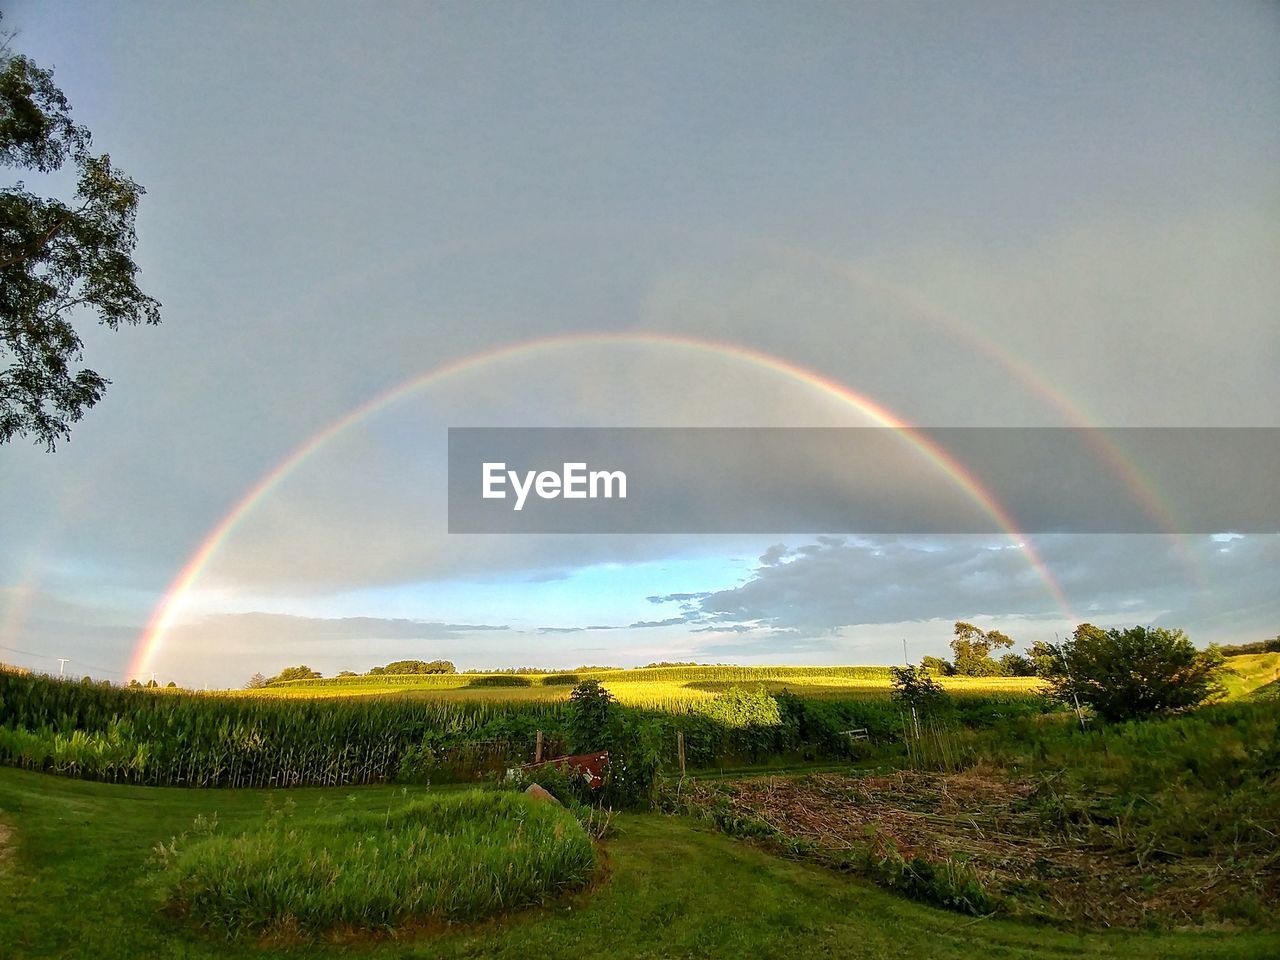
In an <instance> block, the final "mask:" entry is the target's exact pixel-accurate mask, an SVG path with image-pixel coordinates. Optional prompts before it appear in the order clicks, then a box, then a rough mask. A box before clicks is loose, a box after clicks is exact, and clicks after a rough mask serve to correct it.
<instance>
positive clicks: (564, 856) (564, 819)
mask: <svg viewBox="0 0 1280 960" xmlns="http://www.w3.org/2000/svg"><path fill="white" fill-rule="evenodd" d="M291 809H292V805H291V804H290V805H289V806H288V807H286V808H285V809H284V810H278V811H277V812H276V813H275V814H273V816H272V817H271V818H270V819H269V820H268V822H267V823H266V824H264V825H263V826H260V827H258V828H257V829H254V830H250V831H248V832H246V833H242V834H240V835H239V836H224V835H221V834H218V833H217V830H216V826H211V825H210V824H208V823H204V822H202V823H201V824H200V829H199V833H200V834H203V836H197V837H196V838H194V839H192V838H189V837H187V836H183V837H179V838H175V840H174V841H173V842H172V843H170V844H161V845H160V847H158V848H157V851H156V860H157V862H158V863H159V865H160V866H161V867H162V869H163V874H162V876H161V878H160V884H161V887H162V890H163V896H164V900H165V903H166V906H167V907H168V909H169V910H171V911H173V912H175V913H178V914H181V915H184V916H187V917H189V918H190V919H191V920H193V921H195V922H196V923H198V924H200V925H201V926H203V927H207V928H209V929H212V930H215V931H217V932H219V933H222V934H225V935H226V936H228V937H234V936H238V935H241V934H245V933H255V934H258V933H280V934H292V933H304V934H309V935H314V934H317V933H321V932H324V931H326V930H331V929H334V928H342V929H351V928H355V929H361V930H378V931H384V930H393V929H395V928H396V927H397V926H401V925H403V924H405V923H411V922H421V921H446V922H448V921H459V920H465V921H474V920H480V919H483V918H485V917H489V916H493V915H495V914H498V913H502V912H505V911H509V910H512V909H518V908H520V907H524V906H529V905H532V904H535V903H539V902H542V901H544V900H546V899H547V898H549V897H552V896H555V895H556V894H559V893H560V892H562V891H565V890H569V889H574V888H577V887H581V886H583V885H585V884H586V883H587V881H588V880H589V879H590V877H591V874H592V872H593V870H594V867H595V853H594V850H593V848H592V845H591V840H590V838H589V837H588V836H587V833H586V831H585V830H584V829H583V827H582V825H581V824H580V823H579V822H578V820H577V819H576V818H575V817H574V816H573V814H572V813H571V812H570V811H568V810H565V809H562V808H560V807H557V806H555V805H553V804H549V803H542V802H538V801H535V800H531V799H529V798H527V797H522V796H519V795H518V794H513V793H502V792H495V791H481V790H469V791H466V792H463V793H451V794H441V795H438V796H425V797H421V798H417V799H413V800H410V801H408V802H405V803H402V804H401V805H400V806H398V807H392V808H391V809H389V810H388V811H386V812H385V813H366V812H359V813H342V814H339V815H336V816H328V817H319V816H317V817H312V818H308V819H305V820H304V819H298V818H295V817H294V816H293V815H292V813H291Z"/></svg>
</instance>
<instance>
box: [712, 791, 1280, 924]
mask: <svg viewBox="0 0 1280 960" xmlns="http://www.w3.org/2000/svg"><path fill="white" fill-rule="evenodd" d="M1040 786H1041V784H1037V783H1035V782H1032V781H1028V780H1017V779H1011V778H1009V777H1007V776H1005V775H1003V774H1000V773H999V772H997V771H994V770H984V769H981V768H977V769H973V770H969V771H964V772H961V773H946V774H944V773H920V772H915V771H905V770H904V771H896V772H894V773H891V774H886V775H877V776H861V777H854V776H847V775H840V774H815V775H811V776H805V777H794V778H793V777H759V778H751V779H741V780H731V781H727V782H720V783H717V784H715V785H713V786H712V785H704V784H698V785H695V786H694V787H693V795H692V797H691V799H692V801H693V803H694V804H695V805H697V806H701V807H703V808H704V809H713V808H715V807H717V806H719V808H720V809H721V810H723V809H724V805H725V804H726V803H727V804H728V806H729V808H730V810H731V811H732V813H733V814H734V815H736V816H740V817H746V818H750V819H752V820H756V821H760V822H763V823H765V824H767V825H768V826H769V827H770V828H772V830H774V831H776V832H777V835H779V836H780V837H781V838H783V839H784V840H786V841H800V842H801V849H809V850H811V851H812V853H813V855H814V856H816V857H817V858H818V859H822V860H825V861H827V862H832V863H836V864H840V865H844V866H851V867H853V868H855V869H856V868H857V864H858V863H860V862H865V861H866V859H867V857H868V856H870V857H875V856H884V855H885V854H887V853H889V852H893V853H896V854H897V855H898V856H900V857H902V858H904V859H906V860H911V859H912V858H915V857H919V858H921V859H923V860H926V861H929V862H934V863H936V862H941V861H946V860H950V861H957V862H962V863H966V864H968V865H970V866H971V867H972V868H973V869H974V870H975V871H976V873H977V874H978V876H979V877H980V878H981V880H982V882H983V884H984V886H985V887H986V888H987V889H988V890H989V891H990V892H991V893H993V894H994V895H995V896H996V897H997V898H998V899H999V901H1000V903H1001V906H1002V909H1003V910H1005V911H1007V912H1008V913H1011V914H1015V915H1022V916H1034V917H1038V918H1041V919H1048V920H1058V921H1069V922H1071V923H1085V924H1089V925H1091V926H1124V927H1140V926H1144V925H1147V924H1150V923H1159V924H1160V925H1200V924H1204V923H1208V922H1219V921H1222V920H1235V919H1241V915H1240V912H1239V911H1240V900H1241V898H1242V897H1251V898H1253V900H1254V902H1256V903H1257V904H1258V905H1259V906H1260V907H1264V908H1265V909H1270V907H1267V905H1268V904H1269V905H1271V906H1272V907H1273V906H1274V904H1275V902H1276V898H1277V894H1278V893H1280V889H1278V888H1280V878H1277V877H1276V876H1274V875H1273V874H1270V873H1264V874H1261V875H1259V874H1258V873H1256V872H1249V871H1247V870H1239V869H1236V868H1234V867H1233V865H1231V864H1221V863H1217V862H1214V861H1212V860H1211V859H1209V858H1208V857H1205V858H1203V859H1196V858H1188V857H1181V858H1177V859H1173V860H1162V859H1161V858H1159V857H1151V856H1148V857H1141V856H1138V855H1136V854H1135V853H1134V852H1133V851H1128V850H1124V849H1120V848H1118V847H1116V846H1114V845H1108V844H1106V843H1102V842H1099V838H1098V837H1097V836H1096V831H1095V832H1094V834H1095V835H1093V836H1089V835H1088V832H1087V831H1084V830H1078V831H1073V830H1072V829H1071V828H1070V827H1069V826H1065V827H1064V826H1063V825H1062V824H1061V823H1058V822H1056V821H1055V819H1054V817H1053V815H1052V811H1050V810H1047V809H1046V807H1045V805H1044V804H1043V803H1042V802H1041V798H1040V797H1039V796H1038V789H1039V787H1040ZM793 846H794V844H793Z"/></svg>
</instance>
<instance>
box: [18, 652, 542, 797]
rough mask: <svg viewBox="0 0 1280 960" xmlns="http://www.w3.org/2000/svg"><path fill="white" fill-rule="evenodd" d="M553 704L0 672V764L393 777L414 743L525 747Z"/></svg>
mask: <svg viewBox="0 0 1280 960" xmlns="http://www.w3.org/2000/svg"><path fill="white" fill-rule="evenodd" d="M562 710H563V707H562V706H560V705H559V704H554V703H542V702H537V701H529V702H524V703H500V702H494V701H482V702H460V703H437V702H433V701H431V700H423V699H416V698H384V697H378V698H356V699H352V700H340V699H326V700H302V699H297V700H294V699H289V700H282V699H275V698H270V697H223V696H214V695H203V694H193V693H157V692H151V691H139V690H124V689H120V688H115V687H104V686H96V685H91V684H78V683H66V682H60V681H58V680H56V679H53V678H49V677H43V676H38V675H20V674H13V673H4V672H0V762H2V763H5V764H8V765H11V766H17V767H23V768H26V769H33V770H49V771H51V772H54V773H60V774H65V775H68V776H75V777H84V778H86V779H94V780H106V781H112V782H123V783H139V784H150V785H167V786H179V785H183V786H200V787H263V786H296V785H302V784H314V785H330V786H334V785H340V784H354V783H372V782H377V781H383V780H390V779H394V777H395V776H396V774H397V772H398V769H399V765H400V760H401V756H402V754H403V753H404V752H405V751H406V750H408V749H409V748H411V747H420V745H421V744H423V743H424V741H432V742H435V743H439V744H442V746H443V747H447V748H448V749H453V750H455V751H456V750H457V749H458V748H459V746H460V745H461V744H465V743H470V742H475V743H488V744H492V743H503V744H505V745H506V746H505V750H506V751H508V752H509V753H510V754H511V755H512V756H515V757H520V756H522V755H523V754H524V753H529V754H530V755H531V753H532V743H533V740H534V737H535V731H536V729H537V728H538V727H540V726H557V725H558V723H559V720H558V716H559V714H560V713H561V712H562Z"/></svg>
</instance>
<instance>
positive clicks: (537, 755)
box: [533, 730, 542, 763]
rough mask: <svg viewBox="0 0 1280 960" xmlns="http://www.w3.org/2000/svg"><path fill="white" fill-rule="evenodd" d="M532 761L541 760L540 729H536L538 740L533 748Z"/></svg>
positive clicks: (539, 761)
mask: <svg viewBox="0 0 1280 960" xmlns="http://www.w3.org/2000/svg"><path fill="white" fill-rule="evenodd" d="M533 762H534V763H541V762H542V731H541V730H539V731H538V742H537V744H536V745H535V746H534V748H533Z"/></svg>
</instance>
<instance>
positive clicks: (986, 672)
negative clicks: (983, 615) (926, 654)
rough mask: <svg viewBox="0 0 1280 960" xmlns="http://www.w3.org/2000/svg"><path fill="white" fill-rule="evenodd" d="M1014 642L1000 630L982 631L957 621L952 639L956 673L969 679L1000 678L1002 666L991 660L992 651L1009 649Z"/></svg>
mask: <svg viewBox="0 0 1280 960" xmlns="http://www.w3.org/2000/svg"><path fill="white" fill-rule="evenodd" d="M1012 646H1013V641H1012V640H1011V639H1010V638H1009V637H1007V636H1005V635H1004V634H1003V633H1001V632H1000V631H999V630H989V631H986V630H980V629H979V628H978V627H975V626H974V625H973V624H972V623H965V622H964V621H963V620H957V621H956V626H955V632H954V635H953V637H952V639H951V650H952V652H953V653H954V654H955V664H956V673H961V674H964V675H965V676H968V677H998V676H1000V675H1001V673H1003V671H1002V670H1001V669H1000V664H998V663H996V662H995V661H994V660H992V659H991V651H992V650H1001V649H1007V648H1009V647H1012Z"/></svg>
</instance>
